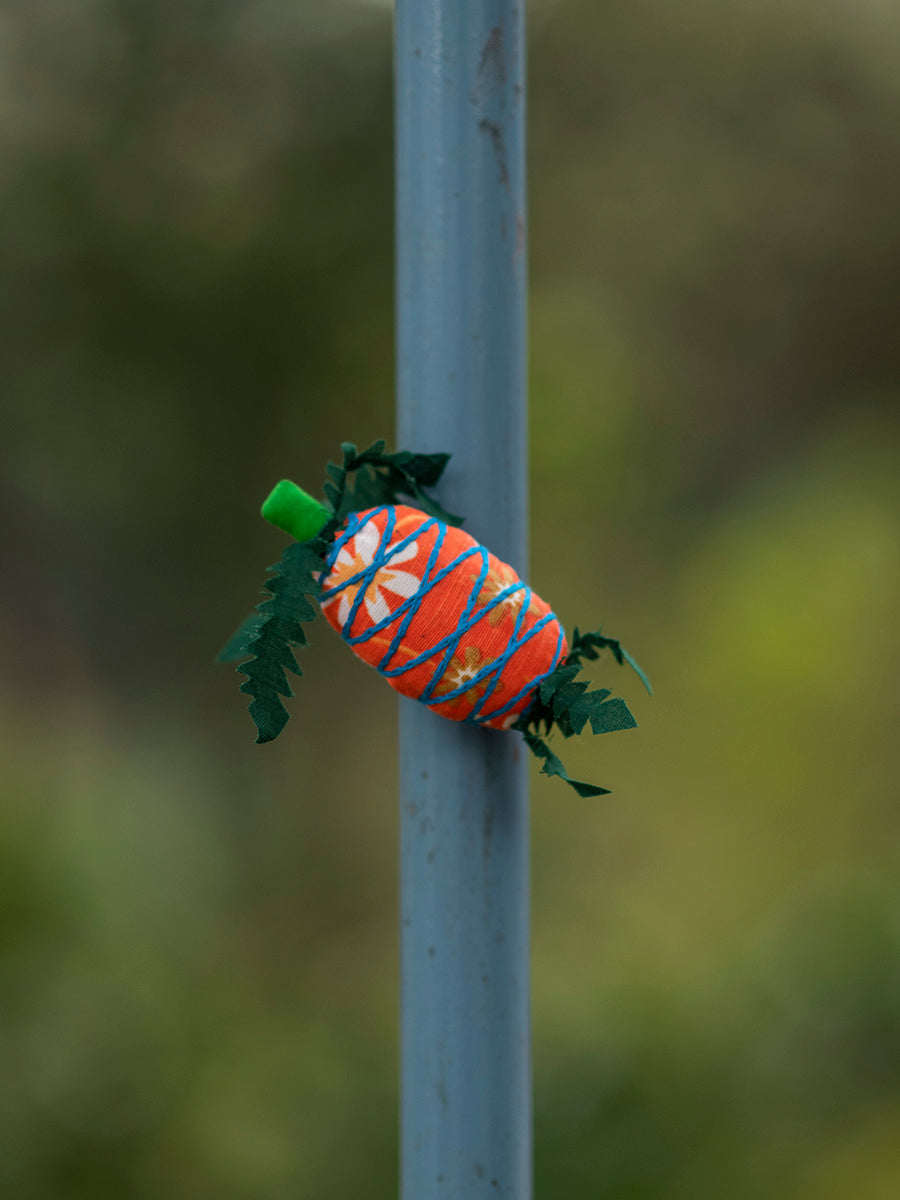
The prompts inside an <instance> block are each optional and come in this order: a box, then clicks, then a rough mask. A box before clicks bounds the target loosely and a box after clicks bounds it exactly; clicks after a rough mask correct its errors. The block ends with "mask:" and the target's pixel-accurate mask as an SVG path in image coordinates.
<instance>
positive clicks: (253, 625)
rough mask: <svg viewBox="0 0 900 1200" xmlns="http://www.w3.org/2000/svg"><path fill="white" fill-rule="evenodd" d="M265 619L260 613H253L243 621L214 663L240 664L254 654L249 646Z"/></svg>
mask: <svg viewBox="0 0 900 1200" xmlns="http://www.w3.org/2000/svg"><path fill="white" fill-rule="evenodd" d="M265 619H266V618H265V617H264V616H262V615H261V614H260V613H258V612H252V613H251V614H250V616H249V617H247V618H246V620H244V621H242V622H241V624H240V625H239V626H238V627H237V629H236V630H235V631H234V633H233V634H232V635H231V637H230V638H229V639H228V641H227V642H226V643H225V645H224V646H223V647H222V649H221V650H220V651H219V653H218V654H217V655H216V657H215V659H214V661H215V662H217V663H232V662H240V660H241V659H242V658H247V656H248V655H249V654H251V653H252V651H251V650H249V649H248V646H249V644H250V642H251V640H252V639H253V637H254V636H255V635H256V634H257V633H258V632H259V630H260V627H261V626H262V625H263V623H264V622H265Z"/></svg>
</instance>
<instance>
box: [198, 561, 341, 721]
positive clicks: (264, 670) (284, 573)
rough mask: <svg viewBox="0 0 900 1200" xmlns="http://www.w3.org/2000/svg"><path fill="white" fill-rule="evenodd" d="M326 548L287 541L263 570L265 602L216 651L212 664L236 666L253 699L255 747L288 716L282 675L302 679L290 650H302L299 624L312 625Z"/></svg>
mask: <svg viewBox="0 0 900 1200" xmlns="http://www.w3.org/2000/svg"><path fill="white" fill-rule="evenodd" d="M327 545H328V543H327V542H325V541H323V540H322V538H320V537H315V538H312V539H310V541H308V542H292V543H291V545H290V546H287V547H286V548H285V551H284V553H283V554H282V556H281V561H280V562H277V563H275V565H274V566H271V567H269V568H268V569H269V570H270V571H271V572H272V577H271V578H270V579H267V580H266V582H265V584H264V585H263V586H264V588H265V590H266V591H267V592H269V593H271V595H270V598H269V599H267V600H264V601H263V602H262V603H261V604H259V605H258V606H257V611H256V612H255V613H253V614H252V615H251V616H249V617H248V618H247V620H246V621H245V622H244V623H243V625H241V627H240V628H239V629H238V630H237V631H236V632H235V633H234V634H233V635H232V636H231V638H230V639H229V640H228V642H227V643H226V645H225V646H224V647H223V648H222V649H221V650H220V651H219V654H218V657H217V660H216V661H217V662H237V661H238V660H240V659H247V658H249V660H250V661H249V662H242V663H241V665H240V666H239V667H238V668H237V669H238V671H239V672H240V674H241V675H246V676H247V679H246V680H245V682H244V683H242V684H241V691H242V692H244V693H246V694H247V695H249V696H252V697H253V699H252V701H251V703H250V716H251V717H252V718H253V721H254V724H255V725H256V729H257V737H256V740H257V742H271V741H272V740H273V739H274V738H276V737H278V735H279V733H281V731H282V729H283V728H284V727H285V725H286V724H287V719H288V711H287V709H286V708H285V707H284V705H283V704H282V702H281V697H282V696H285V697H290V696H293V694H294V693H293V691H292V690H291V686H290V684H289V683H288V678H287V674H286V671H293V673H294V674H295V675H302V674H303V672H302V671H301V669H300V665H299V663H298V662H297V659H296V658H295V657H294V651H293V649H292V647H293V646H305V645H306V642H307V638H306V633H305V632H304V630H303V626H302V625H301V621H312V620H314V619H315V617H316V609H315V608H314V607H313V605H312V604H311V603H310V598H311V597H313V598H314V597H316V596H317V595H318V594H319V575H320V574H321V571H322V568H323V567H324V565H325V563H324V555H325V551H326V550H327Z"/></svg>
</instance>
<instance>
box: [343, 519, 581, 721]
mask: <svg viewBox="0 0 900 1200" xmlns="http://www.w3.org/2000/svg"><path fill="white" fill-rule="evenodd" d="M436 546H437V551H436V553H435V547H436ZM454 564H455V565H454ZM448 568H449V569H448ZM442 572H443V574H442ZM436 577H437V578H436ZM322 590H323V595H322V600H321V603H322V611H323V612H324V614H325V617H326V619H327V620H328V622H329V623H330V624H331V625H332V626H333V627H334V628H335V629H336V630H337V631H338V632H339V633H340V634H341V635H342V637H343V638H344V639H345V640H346V641H348V642H349V643H350V645H351V648H352V650H353V652H354V653H355V654H356V655H357V656H358V657H359V658H361V659H362V660H363V662H366V663H369V665H370V666H374V667H376V668H377V669H378V670H379V671H381V673H382V674H384V675H385V676H386V678H387V679H388V682H389V683H390V684H391V686H392V687H393V688H395V689H396V690H397V691H398V692H402V694H403V695H405V696H412V697H413V698H414V699H417V700H418V699H422V700H423V702H424V703H426V704H427V705H428V707H429V708H431V709H432V711H433V712H436V713H439V714H440V715H441V716H444V717H449V718H450V719H451V720H454V721H464V720H466V719H469V720H471V721H476V722H477V723H479V724H484V725H489V726H491V727H493V728H496V729H505V728H508V727H509V726H510V725H511V724H512V723H513V722H514V721H515V720H516V718H517V717H518V716H519V715H520V714H521V713H522V711H523V710H524V709H525V708H526V707H527V706H528V704H529V703H530V702H531V699H532V694H533V691H534V687H535V686H536V684H537V683H538V682H539V681H540V679H541V678H543V677H544V676H545V675H547V674H549V673H550V671H552V670H553V668H554V667H555V666H556V665H558V663H559V662H560V661H561V660H562V659H563V657H564V656H565V654H566V652H567V649H568V647H567V645H566V640H565V636H564V634H563V630H562V627H561V625H560V623H559V621H558V620H557V618H556V617H555V616H554V615H553V613H552V612H551V610H550V608H549V606H548V605H547V604H545V603H544V601H543V600H541V599H540V598H539V597H538V596H536V595H534V593H533V592H532V591H531V590H530V589H529V588H528V587H527V586H525V585H524V584H522V582H521V580H520V579H519V577H518V575H517V574H516V572H515V571H514V570H513V569H512V567H510V566H507V564H506V563H503V562H501V561H500V560H499V559H498V558H495V557H494V555H493V554H490V553H489V552H488V551H487V550H485V549H484V547H482V546H481V545H479V543H478V542H476V541H475V539H474V538H473V537H471V536H470V535H469V534H468V533H465V532H464V531H463V530H462V529H456V528H453V527H452V526H447V525H444V524H443V523H442V522H440V521H436V520H435V519H434V518H431V517H427V516H426V515H425V514H424V513H421V512H419V511H418V510H417V509H414V508H409V507H407V506H405V505H396V506H393V505H386V506H384V507H381V508H375V509H369V510H367V511H366V512H362V513H354V514H353V515H352V516H351V517H350V518H349V519H348V521H347V522H346V523H345V526H344V529H343V530H342V531H340V532H339V533H338V535H337V537H336V539H335V544H334V547H333V549H332V552H331V554H330V555H329V557H328V560H327V565H326V572H325V574H324V575H323V578H322ZM360 593H362V594H361V595H360ZM523 610H524V611H523ZM372 630H374V631H375V632H374V633H371V631H372ZM370 634H371V635H370ZM367 635H370V636H367ZM357 639H359V640H357ZM511 643H513V648H512V652H511V653H509V654H507V653H506V652H507V651H508V650H509V649H510V645H511ZM392 647H393V648H392ZM429 651H431V653H429ZM417 660H421V661H417ZM498 660H501V661H500V662H499V664H498ZM408 664H411V665H408ZM442 664H443V665H442ZM438 671H439V672H440V673H439V675H438V678H437V679H435V678H434V677H435V674H436V672H438ZM469 681H471V686H468V687H467V686H466V685H467V684H468V683H469ZM429 689H430V690H429ZM442 697H446V698H445V699H442Z"/></svg>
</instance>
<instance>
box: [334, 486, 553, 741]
mask: <svg viewBox="0 0 900 1200" xmlns="http://www.w3.org/2000/svg"><path fill="white" fill-rule="evenodd" d="M381 513H386V514H387V519H386V521H385V524H384V529H383V530H381V533H380V537H379V541H378V545H377V547H376V549H375V553H374V554H373V556H372V561H371V562H370V563H369V564H368V565H367V566H366V567H365V568H364V569H363V570H362V571H358V572H356V573H355V574H354V575H351V576H350V577H349V578H347V579H345V580H343V582H341V583H340V584H339V585H338V586H336V587H332V588H328V589H326V590H325V591H323V592H322V594H321V595H320V597H319V600H320V602H322V603H325V602H327V601H328V600H331V599H334V598H335V597H336V596H338V595H339V594H340V593H341V592H342V591H344V590H345V589H346V588H348V587H355V588H356V589H357V591H356V595H355V596H354V598H353V602H352V604H351V605H350V610H349V612H348V615H347V619H346V620H345V621H344V622H343V624H342V627H341V637H342V638H343V639H344V641H345V642H347V643H348V645H351V646H353V645H359V644H360V643H361V642H366V641H368V640H369V639H370V638H372V637H374V636H375V635H376V634H378V633H380V632H381V631H382V630H384V629H387V628H388V627H389V626H391V625H393V624H394V623H395V622H396V623H397V629H396V631H395V633H394V635H393V637H392V639H391V643H390V645H389V646H388V649H387V651H386V652H385V654H384V655H383V656H382V658H381V659H380V660H379V662H378V663H377V664H376V670H377V671H379V672H380V674H382V675H384V676H385V677H387V678H394V677H396V676H398V675H402V674H404V673H405V672H406V671H410V670H412V669H413V668H414V667H417V666H420V665H421V664H422V663H423V662H426V661H427V660H428V659H431V658H435V657H436V656H438V655H440V658H439V660H438V662H437V665H436V667H435V669H434V671H433V672H432V675H431V678H430V679H429V681H428V683H427V684H426V686H425V688H424V689H423V691H422V693H421V694H420V696H419V700H421V701H422V703H423V704H429V705H432V706H433V705H438V704H445V703H447V702H448V701H451V700H455V699H457V698H458V697H459V696H462V695H464V694H465V693H466V692H468V691H470V690H471V689H472V688H475V687H478V686H479V685H480V684H481V683H483V682H485V681H486V680H490V682H489V683H488V684H487V687H486V688H485V690H484V693H483V694H482V696H481V698H480V699H479V701H478V703H477V704H476V705H475V707H474V708H473V709H472V711H471V712H470V713H469V715H468V716H467V717H466V718H465V720H466V721H468V722H471V723H473V724H483V723H484V722H486V721H492V720H494V719H495V718H496V717H499V716H503V714H504V713H507V712H509V711H510V709H513V708H515V706H516V705H517V704H518V703H519V702H520V701H521V700H522V699H523V697H524V696H526V695H528V694H529V693H530V692H533V691H534V689H535V688H536V687H537V686H538V685H539V684H540V683H541V681H542V680H544V679H546V678H547V676H548V675H550V674H552V672H553V671H554V670H555V669H556V666H557V664H558V663H559V659H560V656H561V654H562V645H563V631H562V626H561V625H560V626H559V634H558V637H557V642H556V650H555V652H554V655H553V662H552V664H551V666H550V667H549V669H548V670H547V671H544V672H542V673H541V674H540V675H538V676H536V677H535V678H534V679H533V680H531V681H530V682H529V683H528V684H527V686H526V687H524V688H522V689H521V690H520V691H519V692H517V693H516V694H515V695H514V696H513V697H512V699H510V700H508V701H507V702H506V703H505V704H504V705H502V706H501V707H500V708H496V709H493V710H492V711H490V712H485V711H484V710H485V707H486V705H487V703H488V701H489V700H490V698H491V697H492V695H493V694H494V692H495V690H496V688H497V685H498V683H499V681H500V676H501V675H502V674H503V670H504V668H505V667H506V665H507V663H508V662H509V661H510V659H511V658H512V657H513V655H514V654H516V653H517V652H518V651H519V650H520V649H521V648H522V647H523V646H524V645H526V643H527V642H529V641H530V640H531V638H533V637H535V636H536V635H537V634H538V633H540V631H541V630H542V629H543V628H544V627H545V626H546V625H548V624H549V623H550V622H551V621H555V620H556V616H555V615H554V614H553V613H552V612H551V613H548V614H547V615H546V616H544V617H541V618H540V620H538V621H536V622H535V623H534V625H532V627H531V628H530V629H529V630H528V631H527V632H526V633H525V634H522V632H521V630H522V625H523V623H524V621H525V616H526V614H527V612H528V608H529V605H530V603H531V595H532V593H531V588H529V587H528V585H527V584H525V583H522V582H519V583H514V584H511V585H510V586H509V587H507V588H504V589H503V590H502V591H500V592H498V593H497V595H496V596H494V597H493V599H492V600H490V601H488V603H487V604H485V605H484V606H483V607H482V608H476V605H477V603H478V596H479V595H480V594H481V589H482V587H483V586H484V582H485V580H486V578H487V574H488V569H489V559H488V553H487V551H486V550H485V548H484V547H483V546H480V545H478V544H477V543H476V544H475V545H473V546H471V547H469V548H468V549H467V550H464V551H463V552H462V553H461V554H458V555H457V556H456V558H454V559H453V561H452V562H450V563H447V564H446V565H445V566H444V567H442V568H441V569H440V570H438V571H436V570H435V565H436V563H437V560H438V556H439V554H440V551H441V547H442V546H443V544H444V540H445V538H446V536H447V526H446V525H445V524H444V522H443V521H439V520H438V519H437V518H436V517H427V518H424V519H423V521H422V523H421V525H419V526H418V528H416V529H415V530H414V531H413V532H412V533H410V534H407V535H406V536H405V537H403V538H401V539H400V540H399V541H398V542H395V543H394V544H393V545H392V544H391V537H392V535H393V532H394V528H395V526H396V520H397V514H396V509H395V508H394V506H393V505H391V504H385V505H382V506H381V507H379V508H375V509H370V510H369V511H368V512H366V513H365V514H364V517H365V522H368V521H371V520H372V519H373V518H375V517H377V516H379V515H380V514H381ZM363 524H364V520H363V516H361V515H360V514H359V513H353V514H351V516H350V517H349V518H348V520H347V523H346V526H345V528H344V529H343V531H342V532H341V534H340V535H339V536H338V537H337V538H336V539H335V541H334V543H333V544H332V547H331V550H330V552H329V554H328V557H327V558H326V560H325V571H324V574H323V578H325V577H327V576H328V575H329V574H330V572H331V569H332V567H333V566H334V563H335V561H336V560H337V557H338V555H339V554H340V552H341V550H342V549H343V548H344V546H346V545H347V543H348V542H349V541H350V539H351V538H353V537H355V536H356V534H357V533H358V532H359V531H360V528H361V527H362V526H363ZM432 527H434V528H436V530H437V532H436V535H435V539H434V545H433V546H432V548H431V551H430V553H429V555H428V562H427V563H426V566H425V570H424V572H423V573H422V580H421V584H420V586H419V587H418V589H417V590H416V592H415V594H414V595H412V596H410V597H408V598H407V599H405V600H404V601H403V603H402V604H400V605H399V606H398V607H397V608H396V609H395V610H394V611H393V612H392V613H390V614H389V615H388V616H387V617H385V618H384V619H383V620H381V621H378V622H376V623H375V624H374V625H373V626H372V627H371V628H369V629H367V630H365V631H364V632H362V633H359V634H356V635H354V634H352V633H351V632H350V631H351V629H352V628H353V623H354V621H355V620H356V616H357V614H358V612H359V610H360V607H361V605H362V604H363V602H364V601H365V596H366V590H367V589H368V587H369V585H370V584H372V583H373V582H374V580H375V577H376V576H377V574H378V572H379V571H380V570H382V569H383V568H384V567H385V566H386V565H387V564H388V563H389V562H390V561H391V559H392V558H395V557H396V556H397V555H398V554H399V553H400V552H401V551H402V550H404V549H406V547H407V546H409V545H410V544H411V543H412V542H414V541H415V540H416V539H417V538H420V537H422V536H423V534H425V533H427V532H428V531H429V530H430V529H431V528H432ZM470 558H478V559H479V560H480V561H479V569H478V571H477V572H476V574H475V575H474V576H473V584H472V589H471V591H470V593H469V596H468V599H467V600H466V604H465V607H464V609H463V611H462V613H461V614H460V617H459V620H458V622H457V625H456V628H455V629H454V630H453V632H452V633H449V634H447V635H446V636H445V637H443V638H441V639H440V640H439V641H437V642H435V644H434V645H433V646H431V647H430V648H429V649H427V650H425V651H423V653H421V654H419V655H418V656H416V657H415V658H412V659H410V660H409V662H406V663H403V664H402V665H401V666H399V667H390V666H389V665H388V664H389V663H390V661H391V659H392V658H393V657H394V655H395V654H396V653H397V650H398V649H399V647H400V645H401V643H402V641H403V638H404V636H405V635H406V632H407V630H408V629H409V626H410V624H411V622H412V621H413V619H414V617H415V616H416V613H417V612H418V611H419V608H420V607H421V604H422V601H423V599H424V598H425V596H427V595H428V593H429V592H430V591H431V590H432V589H433V588H434V587H436V585H437V584H438V583H440V582H441V580H442V579H444V578H446V576H447V575H449V574H450V573H451V572H452V571H455V570H456V568H457V567H458V566H460V564H462V563H463V562H465V561H466V560H467V559H470ZM401 561H404V560H401ZM517 592H524V593H525V594H524V596H523V598H522V603H521V604H520V606H519V610H518V613H517V614H516V620H515V625H514V627H513V632H512V635H511V637H510V638H509V641H508V642H507V644H506V647H505V648H504V650H503V652H502V653H501V654H500V655H498V657H497V658H495V659H493V660H492V661H491V662H489V663H488V664H487V665H486V666H484V667H482V669H481V670H480V671H478V672H476V674H475V675H473V676H472V678H471V679H467V680H465V682H464V683H463V684H462V685H460V686H459V687H457V688H454V689H453V690H452V691H449V692H445V693H444V695H442V696H435V695H434V691H435V688H436V687H437V686H438V684H439V683H440V681H441V679H442V678H443V675H444V672H445V671H446V669H447V667H448V665H449V664H450V662H451V660H452V658H453V656H454V654H455V653H456V651H457V650H458V648H459V643H460V641H461V640H462V638H463V637H464V636H465V634H466V633H468V632H469V630H470V629H473V628H474V627H475V625H477V624H478V622H479V621H482V620H484V618H485V617H487V616H489V615H490V613H491V612H492V611H493V610H494V609H495V608H497V607H498V605H501V604H505V603H506V602H507V600H508V599H509V597H510V596H512V595H515V594H516V593H517Z"/></svg>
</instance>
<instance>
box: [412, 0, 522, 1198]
mask: <svg viewBox="0 0 900 1200" xmlns="http://www.w3.org/2000/svg"><path fill="white" fill-rule="evenodd" d="M395 20H396V43H395V71H396V77H395V82H396V131H397V145H396V189H397V231H396V232H397V351H398V353H397V360H398V400H397V442H398V445H400V446H402V447H409V448H412V449H417V450H418V449H421V450H426V451H435V450H448V451H450V452H451V453H452V455H453V458H452V460H451V462H450V465H449V467H448V469H447V472H446V475H445V480H444V481H443V482H442V484H441V488H440V496H441V499H442V501H443V502H444V503H445V504H446V505H447V506H448V507H449V508H450V509H451V510H452V511H456V512H460V513H463V514H464V515H465V517H466V528H467V529H468V530H469V531H470V532H471V533H472V534H473V535H474V536H475V537H477V538H478V539H479V540H480V541H481V542H483V543H484V544H485V545H486V546H488V547H489V549H491V550H492V551H493V552H494V553H495V554H497V555H498V556H499V557H500V558H502V559H505V560H506V561H507V562H509V563H511V564H512V565H513V566H515V567H516V569H517V570H518V571H519V572H520V574H524V572H525V571H526V567H527V563H526V552H527V493H526V407H525V284H526V256H525V162H524V134H525V113H524V99H525V97H524V73H525V61H524V59H525V54H524V12H523V3H522V0H397V5H396V18H395ZM523 749H524V748H523V747H522V745H521V741H520V739H519V737H518V736H517V735H516V734H505V733H501V732H498V731H494V730H484V729H477V728H474V727H472V726H469V725H465V724H459V723H456V722H452V721H448V720H445V719H443V718H441V717H439V716H436V715H435V714H433V713H431V712H429V711H428V710H427V709H426V708H424V706H422V705H419V704H417V703H416V702H415V701H411V700H402V699H401V701H400V802H401V803H400V825H401V910H402V928H401V974H402V982H401V993H402V1034H401V1053H402V1100H401V1124H402V1134H401V1173H402V1196H403V1200H432V1198H437V1197H453V1198H457V1197H459V1198H463V1197H465V1198H469V1197H479V1198H480V1197H485V1198H487V1197H490V1198H491V1200H497V1198H498V1197H508V1198H515V1200H527V1198H528V1197H530V1196H531V1048H530V998H529V902H528V855H529V849H528V794H527V774H526V763H525V761H524V754H523Z"/></svg>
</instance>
